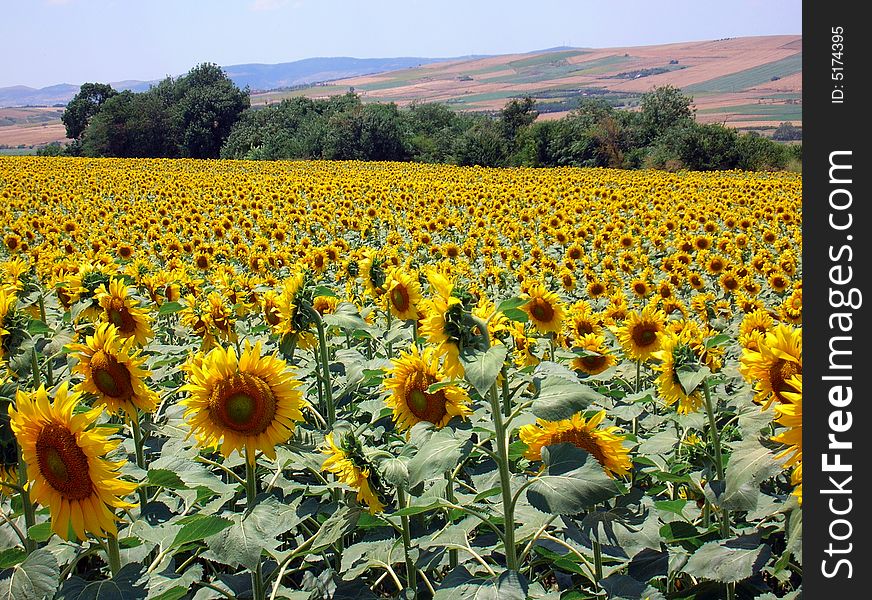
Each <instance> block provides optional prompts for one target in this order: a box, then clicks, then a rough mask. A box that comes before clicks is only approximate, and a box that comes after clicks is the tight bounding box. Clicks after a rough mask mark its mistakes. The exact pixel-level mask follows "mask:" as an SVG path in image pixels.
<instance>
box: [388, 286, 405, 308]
mask: <svg viewBox="0 0 872 600" xmlns="http://www.w3.org/2000/svg"><path fill="white" fill-rule="evenodd" d="M391 301H392V302H393V303H394V308H396V309H397V310H398V311H400V312H404V311H405V310H407V309H408V308H409V294H408V293H407V292H406V288H404V287H403V286H400V285H398V286H396V287H395V288H394V289H393V290H392V291H391Z"/></svg>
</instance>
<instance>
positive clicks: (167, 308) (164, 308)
mask: <svg viewBox="0 0 872 600" xmlns="http://www.w3.org/2000/svg"><path fill="white" fill-rule="evenodd" d="M183 308H184V306H182V305H181V304H180V303H179V302H164V303H163V304H161V305H160V308H159V309H157V314H158V315H160V316H164V315H171V314H173V313H177V312H179V311H180V310H182V309H183Z"/></svg>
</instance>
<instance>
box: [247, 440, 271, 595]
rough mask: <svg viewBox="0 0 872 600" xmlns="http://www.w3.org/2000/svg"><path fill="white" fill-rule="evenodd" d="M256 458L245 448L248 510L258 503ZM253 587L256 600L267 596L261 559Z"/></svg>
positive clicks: (258, 562)
mask: <svg viewBox="0 0 872 600" xmlns="http://www.w3.org/2000/svg"><path fill="white" fill-rule="evenodd" d="M255 461H256V459H255V457H254V455H253V454H252V451H251V450H250V449H249V448H248V447H246V448H245V499H246V501H247V502H246V510H251V509H252V508H254V505H255V504H257V472H256V468H255V467H256V466H257V465H256V462H255ZM251 587H252V590H254V600H264V598H265V597H266V592H265V589H266V588H265V587H264V585H263V570H262V569H261V563H260V559H259V558H258V561H257V568H255V569H254V570H253V571H252V572H251Z"/></svg>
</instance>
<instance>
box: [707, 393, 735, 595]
mask: <svg viewBox="0 0 872 600" xmlns="http://www.w3.org/2000/svg"><path fill="white" fill-rule="evenodd" d="M702 391H703V394H704V395H705V412H706V416H707V417H708V422H709V434H710V435H711V438H712V446H713V447H714V449H715V470H716V472H717V475H718V481H724V458H723V454H721V440H720V434H719V433H718V424H717V421H715V412H714V404H713V402H712V395H711V390H709V381H708V377H706V378H705V379H703V380H702ZM730 534H731V531H730V511H728V510H727V509H726V508H724V507H721V538H724V539H726V538H728V537H730ZM726 587H727V600H733V599H734V598H735V597H736V588H735V586H734V585H732V584H730V583H727V584H726Z"/></svg>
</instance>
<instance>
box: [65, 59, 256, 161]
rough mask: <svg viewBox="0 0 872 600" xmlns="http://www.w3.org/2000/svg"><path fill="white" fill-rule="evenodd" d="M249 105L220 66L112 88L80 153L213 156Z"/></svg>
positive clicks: (85, 134) (93, 118)
mask: <svg viewBox="0 0 872 600" xmlns="http://www.w3.org/2000/svg"><path fill="white" fill-rule="evenodd" d="M83 89H84V86H83ZM110 89H111V88H110ZM74 101H75V99H74ZM249 104H250V103H249V98H248V93H247V91H243V90H240V89H238V88H237V87H236V86H235V85H234V84H233V82H232V81H230V79H229V78H228V77H227V76H226V75H225V74H224V72H223V71H221V69H220V68H219V67H217V66H216V65H212V64H202V65H199V66H197V67H194V68H193V69H191V70H190V71H189V72H188V74H186V75H184V76H182V77H180V78H178V79H176V80H173V79H171V78H167V79H164V80H163V81H161V82H160V83H159V84H158V85H156V86H154V87H152V88H150V89H149V90H148V91H147V92H142V93H138V94H137V93H133V92H129V91H126V92H122V93H120V94H117V93H116V94H114V95H112V96H110V97H109V98H108V99H106V100H105V101H103V102H102V103H101V104H100V105H99V106H98V108H97V110H95V112H94V113H93V115H92V116H91V117H90V121H89V123H88V125H87V128H86V129H84V130H83V133H82V134H81V153H82V154H84V155H85V156H117V157H182V156H187V157H192V158H218V156H219V153H220V150H221V146H222V145H223V144H224V142H225V140H226V139H227V137H228V136H229V134H230V130H231V128H232V127H233V125H234V124H235V123H236V121H237V120H238V119H239V117H240V115H242V114H243V112H244V111H245V110H246V109H247V108H248V107H249ZM71 105H72V103H71ZM67 110H68V112H69V110H70V108H69V107H68V109H67ZM65 114H66V113H65Z"/></svg>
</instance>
